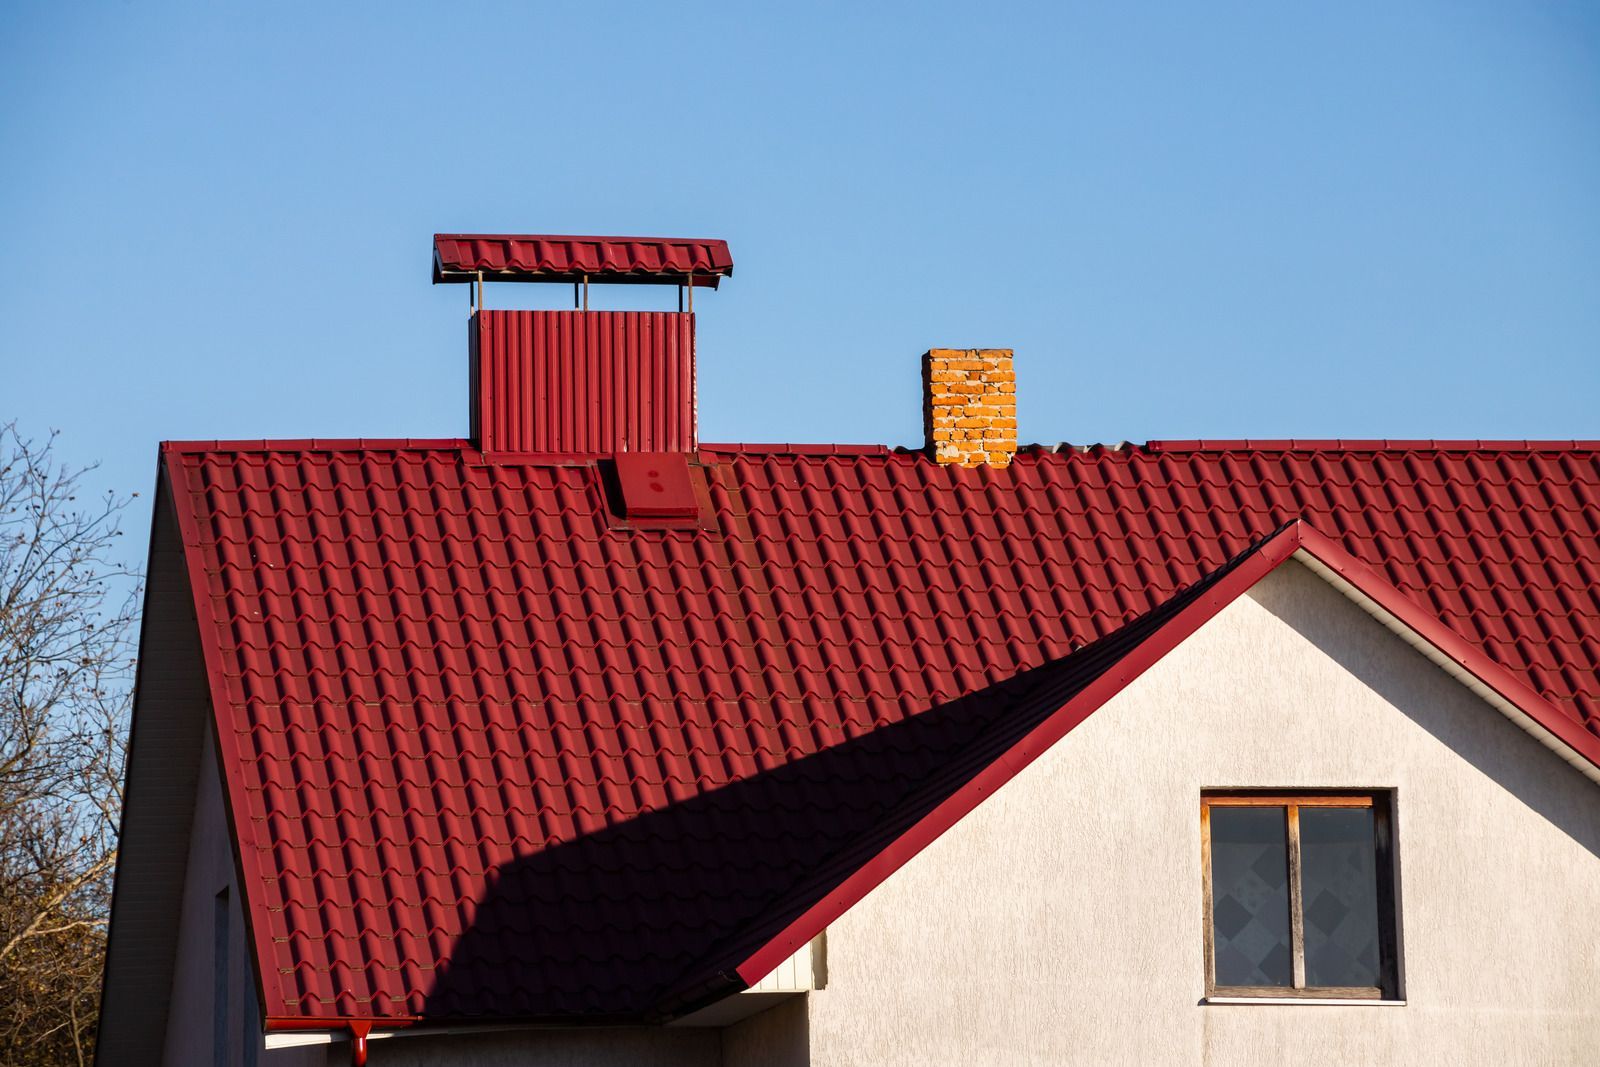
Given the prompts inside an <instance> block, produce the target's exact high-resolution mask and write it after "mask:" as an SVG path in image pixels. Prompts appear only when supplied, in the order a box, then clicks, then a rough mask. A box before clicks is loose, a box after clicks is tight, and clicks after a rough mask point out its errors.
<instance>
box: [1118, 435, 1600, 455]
mask: <svg viewBox="0 0 1600 1067" xmlns="http://www.w3.org/2000/svg"><path fill="white" fill-rule="evenodd" d="M1144 447H1145V450H1146V451H1149V452H1593V451H1600V441H1582V440H1571V441H1529V440H1521V441H1513V440H1505V441H1494V440H1434V439H1431V438H1417V439H1414V440H1404V439H1400V438H1387V437H1385V438H1366V439H1362V438H1344V437H1332V438H1327V439H1316V438H1307V437H1286V438H1264V437H1261V438H1258V437H1241V438H1237V439H1232V440H1230V439H1226V438H1200V439H1196V440H1192V441H1146V442H1145V444H1144Z"/></svg>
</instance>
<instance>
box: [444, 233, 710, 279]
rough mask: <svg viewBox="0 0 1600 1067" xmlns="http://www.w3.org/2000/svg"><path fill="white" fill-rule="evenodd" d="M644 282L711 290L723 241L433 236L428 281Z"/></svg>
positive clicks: (467, 234)
mask: <svg viewBox="0 0 1600 1067" xmlns="http://www.w3.org/2000/svg"><path fill="white" fill-rule="evenodd" d="M480 271H481V272H482V273H483V280H484V281H495V282H576V281H582V280H583V279H585V278H587V279H588V280H589V281H592V282H644V283H651V282H654V283H656V284H663V285H683V284H685V282H688V281H690V280H692V282H693V284H694V285H695V286H696V287H697V288H698V287H701V286H704V287H706V288H710V289H715V288H716V287H717V282H718V281H719V280H720V279H722V278H725V277H731V276H732V275H733V255H732V253H730V252H729V251H728V242H726V241H702V240H691V239H687V238H676V237H563V236H559V235H556V234H540V233H526V234H508V233H498V234H496V233H436V234H434V235H433V281H434V284H436V285H437V284H439V283H440V282H470V281H474V280H476V279H477V277H478V273H479V272H480Z"/></svg>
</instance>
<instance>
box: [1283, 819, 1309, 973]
mask: <svg viewBox="0 0 1600 1067" xmlns="http://www.w3.org/2000/svg"><path fill="white" fill-rule="evenodd" d="M1285 814H1286V816H1287V818H1288V820H1289V945H1290V948H1291V950H1292V951H1293V953H1294V987H1295V988H1296V989H1304V988H1305V987H1306V930H1305V925H1306V921H1305V902H1304V900H1303V897H1302V891H1301V885H1300V805H1298V804H1290V805H1289V806H1288V810H1287V811H1286V813H1285Z"/></svg>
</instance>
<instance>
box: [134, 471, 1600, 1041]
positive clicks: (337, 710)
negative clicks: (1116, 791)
mask: <svg viewBox="0 0 1600 1067" xmlns="http://www.w3.org/2000/svg"><path fill="white" fill-rule="evenodd" d="M165 457H166V458H165V468H164V469H165V476H166V480H167V484H168V485H169V486H170V490H171V493H172V497H173V503H174V506H175V508H176V511H177V514H178V516H179V528H180V532H181V535H182V538H183V542H184V545H185V550H186V553H187V556H188V564H189V573H190V576H191V580H192V584H193V586H194V592H195V606H196V615H197V618H198V621H199V625H200V630H201V635H202V644H203V646H204V648H205V655H206V663H207V669H208V672H209V675H210V680H211V690H212V695H213V702H214V704H215V710H216V714H217V720H218V730H217V736H218V744H219V746H220V748H221V755H222V762H223V768H224V771H225V780H226V784H227V788H228V791H229V797H230V805H231V808H232V812H233V825H234V830H235V833H236V835H237V843H238V849H239V857H240V867H241V872H242V876H243V882H242V888H243V890H244V894H245V898H246V902H247V904H248V905H249V914H250V915H251V917H252V936H253V937H254V939H255V942H254V943H255V947H256V954H257V957H258V959H259V960H260V965H261V971H262V976H263V980H264V988H263V996H264V1000H265V1008H266V1014H267V1015H268V1016H270V1017H272V1018H273V1019H274V1020H280V1021H282V1022H283V1024H284V1025H288V1024H289V1023H290V1022H291V1021H294V1020H341V1019H350V1018H358V1019H359V1018H373V1019H399V1018H405V1019H413V1018H415V1019H421V1020H424V1021H432V1020H446V1019H452V1020H456V1019H484V1018H497V1019H504V1018H520V1019H574V1018H583V1019H585V1020H594V1019H647V1018H660V1017H663V1016H666V1015H670V1014H672V1013H674V1012H676V1011H679V1010H682V1009H683V1008H686V1007H690V1006H693V1005H694V1004H695V1003H698V1002H700V1001H703V1000H705V999H708V998H711V997H714V996H716V995H719V994H721V993H724V992H728V991H731V990H732V989H734V988H737V987H738V984H739V979H736V978H732V977H730V976H733V975H738V976H740V978H742V980H743V981H750V980H752V979H754V978H759V977H760V976H761V974H762V973H764V968H768V967H769V966H770V965H771V964H773V963H776V962H778V961H779V960H781V959H782V958H783V956H785V955H787V954H788V952H790V951H792V950H793V949H794V948H795V947H798V944H799V943H801V942H803V941H804V940H805V938H807V937H809V936H810V934H811V933H812V932H814V931H815V930H816V929H819V928H820V927H819V926H818V923H825V922H826V921H828V919H829V918H830V917H832V916H834V915H837V914H838V913H839V912H840V911H842V910H843V908H845V907H848V906H849V904H850V903H851V902H852V901H853V900H855V899H859V896H860V894H861V893H863V892H865V891H866V890H867V889H870V888H871V886H872V885H875V884H876V882H877V881H878V880H880V879H881V878H882V877H884V876H885V875H886V874H887V873H888V872H889V871H891V870H893V869H894V867H895V866H896V865H898V863H900V862H903V861H904V859H905V858H906V857H908V856H909V855H911V854H914V853H915V851H916V850H918V849H920V848H921V847H922V846H923V845H925V844H926V843H927V842H928V841H930V840H932V839H933V837H935V836H937V834H938V833H940V832H942V830H943V828H944V827H946V826H948V825H949V824H950V823H951V822H953V821H954V819H955V818H958V817H960V815H961V814H963V813H964V812H965V811H967V810H970V808H971V806H972V805H974V804H976V803H977V802H978V801H979V800H980V799H981V798H982V796H985V795H987V793H988V792H989V791H992V789H993V788H995V787H996V786H997V785H998V783H1000V782H1002V781H1004V780H1005V778H1007V777H1009V775H1011V774H1013V773H1015V771H1016V770H1017V768H1019V767H1020V766H1022V765H1025V764H1026V763H1027V762H1028V761H1029V760H1031V759H1033V758H1035V757H1036V756H1037V754H1038V753H1039V752H1041V751H1043V749H1044V748H1045V747H1046V746H1048V745H1049V744H1050V743H1051V742H1052V741H1053V740H1054V739H1055V738H1058V737H1059V736H1060V735H1061V734H1062V733H1064V732H1065V731H1066V730H1067V729H1070V728H1071V726H1072V725H1074V724H1075V723H1076V722H1077V721H1080V720H1081V718H1082V717H1083V716H1085V715H1087V714H1089V713H1090V711H1092V710H1093V708H1095V707H1098V706H1099V703H1100V702H1102V701H1103V700H1104V699H1105V696H1106V695H1107V694H1108V693H1109V692H1111V691H1114V689H1115V688H1116V687H1119V686H1120V685H1123V684H1126V681H1127V680H1128V679H1129V678H1131V677H1133V676H1136V675H1137V673H1138V672H1139V671H1142V670H1144V669H1145V668H1146V667H1148V665H1149V663H1152V662H1154V660H1155V658H1157V657H1159V655H1161V654H1163V653H1164V650H1165V649H1166V648H1168V647H1170V646H1171V644H1173V643H1175V642H1176V641H1178V640H1181V639H1182V637H1183V636H1184V635H1186V634H1187V633H1188V632H1190V630H1191V629H1192V627H1193V626H1197V625H1199V622H1198V621H1196V620H1202V621H1203V617H1205V612H1207V611H1211V612H1214V611H1215V610H1218V609H1219V607H1220V605H1221V604H1223V603H1225V602H1226V600H1227V599H1228V598H1229V597H1231V596H1233V595H1237V589H1238V588H1244V587H1247V584H1245V585H1242V586H1241V585H1240V583H1250V582H1253V581H1255V580H1257V579H1258V578H1259V577H1260V574H1262V573H1265V570H1266V569H1270V568H1271V567H1272V566H1276V565H1277V563H1279V562H1282V560H1283V559H1286V558H1288V556H1289V555H1291V554H1293V553H1294V552H1296V551H1303V552H1308V553H1310V554H1312V555H1313V556H1315V557H1316V558H1317V559H1319V560H1321V561H1323V562H1324V563H1325V564H1326V565H1327V566H1328V567H1329V568H1330V570H1332V571H1334V572H1336V573H1338V574H1339V575H1341V576H1342V577H1343V578H1344V579H1345V580H1347V581H1349V582H1350V583H1351V584H1352V585H1354V586H1356V587H1358V588H1359V589H1360V590H1361V592H1362V593H1363V595H1365V596H1368V597H1370V598H1372V599H1373V601H1374V602H1376V603H1378V604H1379V605H1381V606H1382V607H1383V608H1384V609H1385V610H1386V611H1389V612H1391V613H1392V614H1393V615H1394V616H1395V617H1397V618H1399V619H1401V620H1402V621H1403V622H1404V623H1405V624H1406V625H1407V626H1410V627H1412V628H1413V629H1415V630H1417V632H1419V633H1423V634H1424V636H1426V637H1427V639H1428V640H1429V641H1430V642H1432V643H1434V644H1435V645H1437V646H1438V647H1439V648H1441V649H1443V650H1444V651H1445V652H1446V653H1447V654H1448V655H1450V656H1452V657H1455V661H1456V662H1459V663H1461V664H1463V665H1464V666H1465V669H1468V670H1469V671H1470V672H1471V673H1472V674H1473V675H1474V676H1475V677H1478V678H1480V679H1481V680H1483V681H1484V683H1485V684H1486V685H1488V686H1489V687H1490V688H1491V689H1492V690H1494V691H1495V692H1497V693H1501V694H1502V695H1503V696H1505V697H1506V699H1508V700H1510V701H1511V702H1512V703H1513V704H1515V705H1516V706H1517V707H1518V708H1520V709H1522V710H1523V711H1524V712H1525V713H1527V714H1528V715H1529V716H1530V717H1531V718H1533V719H1535V720H1536V721H1538V722H1540V723H1541V725H1542V726H1543V727H1544V728H1545V729H1547V730H1548V731H1549V732H1551V733H1552V734H1553V735H1555V736H1557V737H1558V738H1560V739H1561V740H1562V741H1563V743H1565V744H1567V745H1569V746H1571V747H1572V749H1573V750H1574V751H1576V752H1579V753H1581V754H1582V755H1583V756H1584V758H1586V759H1588V760H1590V761H1591V762H1595V761H1596V760H1597V759H1600V685H1597V683H1596V681H1595V679H1596V677H1597V667H1600V450H1597V449H1585V448H1582V447H1580V446H1578V445H1570V446H1562V447H1561V448H1560V449H1557V450H1546V449H1545V448H1544V447H1543V446H1539V447H1530V448H1526V449H1520V450H1519V449H1513V448H1506V449H1499V448H1496V449H1492V450H1473V451H1462V450H1456V449H1453V448H1449V447H1428V448H1421V447H1419V448H1409V449H1396V448H1386V449H1371V450H1351V451H1338V450H1331V449H1323V448H1316V449H1312V450H1309V451H1301V450H1299V449H1284V450H1277V449H1271V448H1263V447H1250V448H1243V447H1240V448H1220V449H1219V450H1216V451H1211V450H1200V449H1194V450H1185V451H1176V450H1172V449H1171V446H1164V447H1158V448H1129V449H1122V450H1111V449H1095V450H1090V451H1081V452H1080V451H1076V450H1073V451H1062V452H1047V451H1043V450H1029V451H1025V452H1023V453H1021V454H1019V455H1018V456H1017V458H1016V460H1015V462H1014V463H1013V464H1012V465H1011V466H1010V467H1008V468H1004V469H990V468H983V469H978V470H971V471H968V470H958V469H954V468H949V467H942V466H940V465H938V464H935V463H933V462H932V461H930V460H929V459H928V458H927V457H925V456H924V455H922V454H920V453H917V452H907V451H889V450H885V449H881V448H872V449H846V448H835V447H832V446H817V447H815V448H806V449H804V450H799V449H791V448H788V447H786V446H785V447H784V448H783V449H781V450H777V451H774V450H771V449H769V448H767V447H764V446H721V445H718V446H703V447H702V448H701V449H700V450H699V452H698V453H697V454H696V459H695V460H694V461H691V460H690V459H689V458H688V457H687V456H684V455H681V454H680V455H677V456H675V457H673V458H672V461H671V463H672V469H671V470H670V471H669V470H667V466H666V462H665V461H662V462H660V463H658V461H657V459H656V458H655V457H651V456H648V455H636V456H631V457H617V460H616V468H615V477H616V479H617V483H618V492H620V495H621V497H622V500H623V505H622V507H623V514H624V515H625V516H626V518H625V519H624V520H622V521H619V513H618V511H617V508H616V506H615V504H614V501H613V499H612V494H611V490H610V489H608V487H607V478H608V477H610V475H608V474H607V473H606V468H607V465H608V464H610V463H611V460H610V459H595V458H592V457H591V458H589V459H587V460H570V461H568V462H565V463H554V462H548V461H544V460H538V461H536V460H531V459H530V460H528V461H526V462H522V461H517V460H516V459H515V458H511V459H508V458H507V457H504V456H501V457H496V462H494V463H492V464H484V463H482V462H481V457H477V456H476V455H475V454H474V453H473V452H472V451H471V450H469V449H465V448H463V447H461V443H460V442H454V443H444V444H442V445H441V446H440V447H426V446H421V447H418V446H414V445H413V444H411V443H407V442H391V443H387V444H383V443H374V442H362V443H344V444H341V443H337V442H316V443H309V442H308V443H306V444H305V446H304V447H300V448H296V447H284V445H283V443H269V442H254V443H244V444H243V445H240V446H238V447H234V446H228V445H203V446H186V445H169V446H166V448H165ZM679 464H681V466H679ZM685 476H686V477H687V478H688V479H689V492H688V493H687V494H686V493H685V487H684V480H683V479H684V477H685ZM701 478H703V484H701V483H699V482H697V481H696V480H697V479H701ZM658 485H659V486H660V488H659V489H657V488H656V486H658ZM691 498H692V499H694V500H695V501H696V503H697V507H698V508H699V509H703V511H704V518H705V520H706V521H705V522H704V523H700V522H696V523H693V524H690V525H687V526H685V528H680V529H662V528H659V524H660V523H661V522H662V520H663V519H664V518H665V517H667V516H668V515H669V514H671V515H678V516H682V515H684V514H687V511H688V502H689V500H690V499H691ZM650 512H654V515H653V516H652V515H649V514H648V513H650ZM634 517H640V518H646V519H647V521H645V522H643V523H635V522H634V521H632V520H633V518H634ZM651 519H653V520H654V524H655V525H656V526H657V528H650V527H651V526H652V522H651V521H649V520H651ZM641 527H644V528H641ZM1319 531H1320V533H1319Z"/></svg>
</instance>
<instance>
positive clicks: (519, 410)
mask: <svg viewBox="0 0 1600 1067" xmlns="http://www.w3.org/2000/svg"><path fill="white" fill-rule="evenodd" d="M471 342H472V436H473V439H474V440H475V441H477V443H478V445H479V447H480V448H482V449H483V450H484V451H485V452H584V453H595V454H605V453H612V452H690V451H693V450H694V448H695V447H696V439H695V408H694V316H692V315H689V314H683V313H679V312H669V311H480V312H479V313H478V314H477V315H475V316H473V321H472V337H471Z"/></svg>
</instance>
